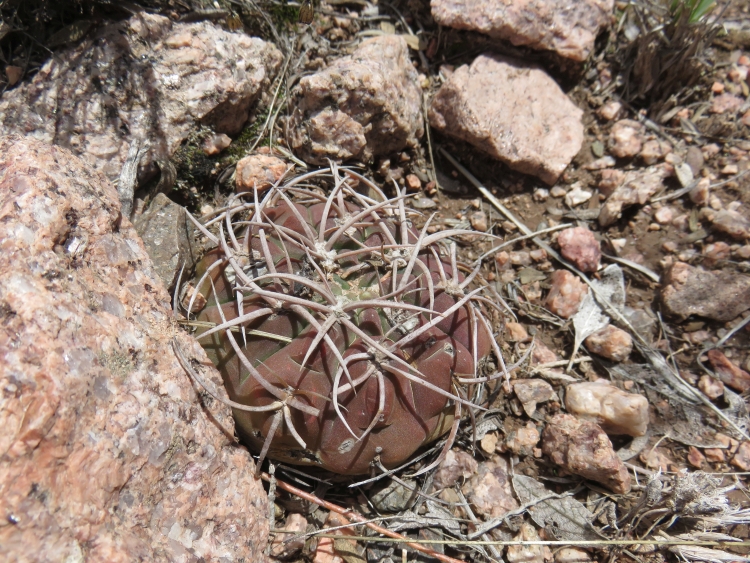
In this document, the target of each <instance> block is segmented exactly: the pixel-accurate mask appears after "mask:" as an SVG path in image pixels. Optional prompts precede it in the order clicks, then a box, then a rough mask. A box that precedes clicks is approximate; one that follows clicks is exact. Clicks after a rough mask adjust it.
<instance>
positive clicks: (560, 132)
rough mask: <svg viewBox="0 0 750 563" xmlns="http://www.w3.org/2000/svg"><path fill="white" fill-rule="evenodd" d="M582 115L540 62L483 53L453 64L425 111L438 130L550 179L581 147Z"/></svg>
mask: <svg viewBox="0 0 750 563" xmlns="http://www.w3.org/2000/svg"><path fill="white" fill-rule="evenodd" d="M493 5H496V6H503V4H493ZM582 115H583V112H582V111H581V110H580V109H579V108H578V107H576V105H575V104H573V102H571V101H570V99H568V97H567V96H566V95H565V93H564V92H563V91H562V90H561V89H560V87H559V86H558V85H557V84H556V83H555V81H554V80H552V79H551V78H550V77H549V76H548V75H547V74H546V73H545V72H544V71H543V70H541V69H540V68H537V67H527V66H524V65H522V64H520V63H519V62H517V61H514V60H513V59H509V58H505V57H500V56H495V55H489V54H485V55H480V56H479V57H477V58H476V59H474V62H473V63H471V66H470V67H469V66H466V65H463V66H461V67H459V68H457V69H456V70H455V72H454V73H453V74H452V75H451V76H450V77H449V78H448V80H447V81H446V82H445V83H444V84H443V86H442V87H441V88H440V90H438V92H437V94H435V97H434V98H433V100H432V104H431V106H430V111H429V119H430V125H432V126H433V127H434V128H435V129H437V130H438V131H441V132H443V133H445V134H447V135H450V136H452V137H456V138H458V139H462V140H464V141H467V142H468V143H470V144H472V145H474V146H475V147H476V148H478V149H480V150H482V151H485V152H487V153H488V154H489V155H490V156H492V157H493V158H497V159H498V160H501V161H503V162H504V163H505V164H507V165H508V166H509V167H510V168H512V169H514V170H518V171H519V172H524V173H526V174H532V175H534V176H538V177H539V178H541V179H542V180H543V181H545V182H547V183H548V184H550V185H552V184H554V183H555V182H556V181H557V179H558V177H559V176H560V175H561V174H562V172H563V170H565V168H566V167H567V166H568V164H570V161H571V160H572V159H573V157H574V156H575V155H576V154H578V151H579V150H580V149H581V144H582V143H583V124H582V123H581V116H582Z"/></svg>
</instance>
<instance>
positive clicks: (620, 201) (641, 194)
mask: <svg viewBox="0 0 750 563" xmlns="http://www.w3.org/2000/svg"><path fill="white" fill-rule="evenodd" d="M666 175H667V169H666V168H665V167H664V166H650V167H648V168H646V169H645V170H630V171H628V172H626V173H625V177H624V178H623V181H622V183H621V184H620V185H619V186H617V188H615V190H614V191H613V192H612V194H611V195H610V196H609V198H607V201H605V202H604V205H602V208H601V211H600V212H599V224H600V225H601V226H602V227H608V226H610V225H611V224H612V223H614V222H615V221H617V220H618V219H619V218H620V214H621V213H622V210H623V209H625V208H626V207H630V206H631V205H636V204H638V205H643V204H644V203H646V202H647V201H648V200H649V199H651V196H652V195H654V194H655V193H656V192H657V191H658V190H659V189H660V188H661V187H662V185H663V184H662V182H663V180H664V178H665V177H666Z"/></svg>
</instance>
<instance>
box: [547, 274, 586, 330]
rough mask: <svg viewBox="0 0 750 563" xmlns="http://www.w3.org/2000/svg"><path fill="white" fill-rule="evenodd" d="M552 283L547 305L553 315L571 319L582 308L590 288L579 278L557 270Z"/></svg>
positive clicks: (551, 279) (551, 278)
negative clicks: (582, 302)
mask: <svg viewBox="0 0 750 563" xmlns="http://www.w3.org/2000/svg"><path fill="white" fill-rule="evenodd" d="M550 281H551V287H550V290H549V293H548V294H547V299H546V301H545V305H546V307H547V308H548V309H549V310H550V311H551V312H552V313H553V314H555V315H557V316H559V317H562V318H564V319H569V318H570V317H572V316H573V315H575V314H576V311H578V307H580V306H581V301H583V298H584V296H585V295H586V293H587V292H588V287H587V286H586V284H584V283H583V282H582V281H581V280H579V279H578V276H575V275H573V274H572V273H570V272H569V271H567V270H555V271H554V272H553V273H552V276H551V277H550Z"/></svg>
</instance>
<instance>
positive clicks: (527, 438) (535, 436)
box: [505, 422, 540, 455]
mask: <svg viewBox="0 0 750 563" xmlns="http://www.w3.org/2000/svg"><path fill="white" fill-rule="evenodd" d="M539 439H540V435H539V430H537V429H536V425H535V424H534V423H533V422H527V423H526V426H522V427H521V428H518V429H516V430H512V431H511V432H510V433H509V434H508V437H507V438H506V439H505V447H506V448H508V449H509V450H510V451H512V452H513V453H514V454H520V455H532V454H533V453H534V448H536V445H537V444H538V443H539Z"/></svg>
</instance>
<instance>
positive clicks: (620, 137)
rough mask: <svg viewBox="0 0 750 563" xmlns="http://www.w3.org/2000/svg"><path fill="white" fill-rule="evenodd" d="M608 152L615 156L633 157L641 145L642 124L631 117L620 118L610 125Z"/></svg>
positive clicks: (639, 150)
mask: <svg viewBox="0 0 750 563" xmlns="http://www.w3.org/2000/svg"><path fill="white" fill-rule="evenodd" d="M608 147H609V152H611V153H612V154H613V155H615V156H616V157H617V158H633V157H634V156H635V155H637V154H638V153H639V152H641V148H642V147H643V125H641V124H640V123H638V122H637V121H633V120H632V119H621V120H620V121H618V122H616V123H615V124H614V125H613V126H612V130H611V131H610V133H609V141H608Z"/></svg>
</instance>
